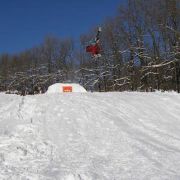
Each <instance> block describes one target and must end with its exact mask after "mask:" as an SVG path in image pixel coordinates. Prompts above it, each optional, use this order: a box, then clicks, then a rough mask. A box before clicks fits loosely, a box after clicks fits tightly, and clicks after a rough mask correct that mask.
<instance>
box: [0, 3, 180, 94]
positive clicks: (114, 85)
mask: <svg viewBox="0 0 180 180" xmlns="http://www.w3.org/2000/svg"><path fill="white" fill-rule="evenodd" d="M101 26H102V29H103V31H102V33H101V41H100V45H101V49H102V51H101V54H102V56H101V57H99V58H97V59H95V58H92V57H91V55H89V54H87V53H86V52H85V47H86V45H87V43H88V42H89V41H90V40H91V39H92V38H93V36H94V34H95V33H96V30H97V27H95V28H93V29H92V30H91V31H90V32H89V33H87V34H83V35H81V37H80V41H79V42H80V43H79V44H80V46H79V47H75V46H74V44H75V42H74V40H73V39H71V38H68V39H60V38H58V37H46V38H45V40H44V42H43V43H42V44H41V45H39V46H38V47H34V48H32V49H30V50H27V51H24V52H22V53H19V54H17V55H9V54H2V55H1V56H0V90H1V91H7V90H11V91H15V90H16V91H18V92H21V93H25V92H28V93H29V94H34V93H39V92H45V91H46V90H47V87H48V86H49V85H51V84H53V83H56V82H67V81H71V82H77V83H80V84H81V85H83V86H84V87H85V88H86V89H88V90H90V91H101V92H102V91H104V92H106V91H125V90H126V91H155V90H164V91H166V90H174V91H177V92H180V1H179V0H151V1H149V0H128V1H127V3H126V4H125V5H124V6H122V5H121V6H120V7H119V9H118V12H117V15H116V16H115V17H112V18H107V20H106V21H105V22H102V24H101Z"/></svg>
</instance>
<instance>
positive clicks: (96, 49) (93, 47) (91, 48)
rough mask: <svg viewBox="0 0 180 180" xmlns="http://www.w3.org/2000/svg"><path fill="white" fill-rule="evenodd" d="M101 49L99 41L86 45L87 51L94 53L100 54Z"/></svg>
mask: <svg viewBox="0 0 180 180" xmlns="http://www.w3.org/2000/svg"><path fill="white" fill-rule="evenodd" d="M100 50H101V49H100V47H99V45H98V44H97V43H96V44H95V45H89V46H87V47H86V52H90V53H92V55H96V54H99V53H100Z"/></svg>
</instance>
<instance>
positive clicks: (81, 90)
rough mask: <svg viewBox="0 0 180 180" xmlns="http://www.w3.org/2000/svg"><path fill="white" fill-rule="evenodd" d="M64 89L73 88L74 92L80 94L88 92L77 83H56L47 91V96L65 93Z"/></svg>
mask: <svg viewBox="0 0 180 180" xmlns="http://www.w3.org/2000/svg"><path fill="white" fill-rule="evenodd" d="M64 87H71V88H72V92H79V93H84V92H87V91H86V90H85V89H84V87H82V86H81V85H79V84H75V83H56V84H53V85H51V86H49V88H48V90H47V94H52V93H63V88H64Z"/></svg>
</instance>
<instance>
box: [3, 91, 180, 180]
mask: <svg viewBox="0 0 180 180" xmlns="http://www.w3.org/2000/svg"><path fill="white" fill-rule="evenodd" d="M0 179H5V180H7V179H8V180H9V179H13V180H16V179H17V180H19V179H29V180H55V179H58V180H59V179H62V180H89V179H91V180H96V179H98V180H101V179H102V180H112V179H116V180H119V179H138V180H139V179H180V95H179V94H176V93H128V92H124V93H75V94H73V93H67V94H45V95H36V96H26V97H20V96H17V95H5V94H0Z"/></svg>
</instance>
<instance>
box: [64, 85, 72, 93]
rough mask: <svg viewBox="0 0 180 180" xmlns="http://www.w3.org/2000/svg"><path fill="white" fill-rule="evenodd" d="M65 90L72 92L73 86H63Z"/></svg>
mask: <svg viewBox="0 0 180 180" xmlns="http://www.w3.org/2000/svg"><path fill="white" fill-rule="evenodd" d="M63 92H72V86H63Z"/></svg>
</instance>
